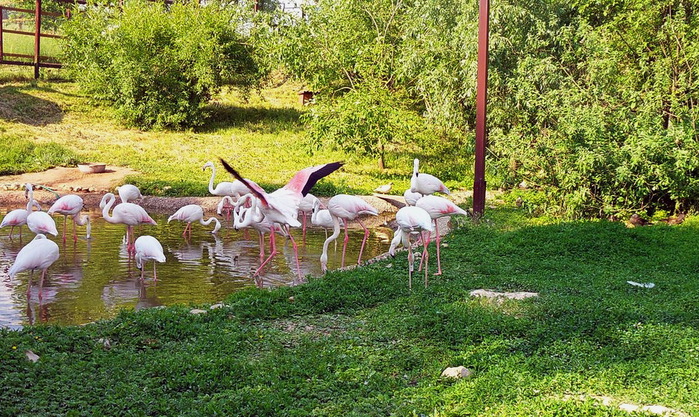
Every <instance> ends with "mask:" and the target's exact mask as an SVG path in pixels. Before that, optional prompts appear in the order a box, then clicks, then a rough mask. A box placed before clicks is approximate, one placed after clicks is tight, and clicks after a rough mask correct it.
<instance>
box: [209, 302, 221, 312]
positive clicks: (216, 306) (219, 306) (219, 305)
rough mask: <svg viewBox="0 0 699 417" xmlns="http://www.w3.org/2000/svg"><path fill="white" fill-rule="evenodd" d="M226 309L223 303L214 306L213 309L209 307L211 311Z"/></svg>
mask: <svg viewBox="0 0 699 417" xmlns="http://www.w3.org/2000/svg"><path fill="white" fill-rule="evenodd" d="M222 307H225V306H224V305H223V303H218V304H212V305H211V307H209V309H210V310H216V309H217V308H222Z"/></svg>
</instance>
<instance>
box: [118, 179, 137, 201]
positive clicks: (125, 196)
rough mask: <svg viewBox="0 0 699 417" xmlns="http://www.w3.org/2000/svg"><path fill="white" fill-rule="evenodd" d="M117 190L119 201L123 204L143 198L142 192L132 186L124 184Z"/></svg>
mask: <svg viewBox="0 0 699 417" xmlns="http://www.w3.org/2000/svg"><path fill="white" fill-rule="evenodd" d="M116 190H117V193H118V194H119V199H121V202H122V203H128V202H130V201H133V200H138V199H139V198H143V196H142V195H141V190H139V189H138V187H136V186H135V185H132V184H124V185H122V186H120V187H117V189H116Z"/></svg>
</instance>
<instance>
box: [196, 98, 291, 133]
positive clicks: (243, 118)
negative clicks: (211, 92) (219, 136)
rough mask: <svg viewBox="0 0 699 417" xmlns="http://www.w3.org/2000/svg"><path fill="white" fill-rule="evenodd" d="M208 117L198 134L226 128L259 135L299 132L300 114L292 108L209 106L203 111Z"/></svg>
mask: <svg viewBox="0 0 699 417" xmlns="http://www.w3.org/2000/svg"><path fill="white" fill-rule="evenodd" d="M205 110H206V111H207V112H208V113H209V116H208V117H207V120H206V123H205V124H204V126H202V127H201V128H199V130H198V132H199V133H211V132H216V131H218V130H221V129H226V128H240V129H247V130H250V131H252V132H259V133H277V132H279V131H284V130H294V131H296V130H300V129H301V128H302V126H301V122H300V120H299V118H300V116H301V112H300V111H298V110H296V109H293V108H264V107H241V106H233V105H226V104H216V103H215V104H211V105H209V106H207V107H206V109H205Z"/></svg>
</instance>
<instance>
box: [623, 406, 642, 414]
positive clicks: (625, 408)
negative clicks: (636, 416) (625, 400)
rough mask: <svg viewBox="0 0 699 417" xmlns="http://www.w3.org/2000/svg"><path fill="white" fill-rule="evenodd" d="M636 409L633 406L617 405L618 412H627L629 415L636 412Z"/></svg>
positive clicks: (636, 407)
mask: <svg viewBox="0 0 699 417" xmlns="http://www.w3.org/2000/svg"><path fill="white" fill-rule="evenodd" d="M638 408H639V407H638V406H637V405H635V404H621V405H619V409H620V410H624V411H628V412H629V413H632V412H634V411H637V410H638Z"/></svg>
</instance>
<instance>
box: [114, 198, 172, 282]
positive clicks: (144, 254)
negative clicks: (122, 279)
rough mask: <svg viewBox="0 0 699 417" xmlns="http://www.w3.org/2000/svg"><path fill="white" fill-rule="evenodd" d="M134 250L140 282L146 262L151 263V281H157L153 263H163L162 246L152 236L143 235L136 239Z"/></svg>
mask: <svg viewBox="0 0 699 417" xmlns="http://www.w3.org/2000/svg"><path fill="white" fill-rule="evenodd" d="M117 207H118V206H117ZM134 248H135V253H136V255H135V258H136V268H138V269H140V270H141V280H143V272H144V270H145V266H146V262H148V261H153V280H154V281H157V280H158V275H157V273H156V272H155V262H161V263H162V262H165V254H164V253H163V246H162V245H161V244H160V242H158V239H156V238H154V237H153V236H148V235H144V236H140V237H139V238H138V239H136V242H135V243H134Z"/></svg>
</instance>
